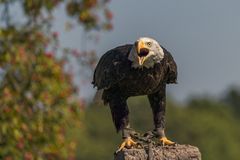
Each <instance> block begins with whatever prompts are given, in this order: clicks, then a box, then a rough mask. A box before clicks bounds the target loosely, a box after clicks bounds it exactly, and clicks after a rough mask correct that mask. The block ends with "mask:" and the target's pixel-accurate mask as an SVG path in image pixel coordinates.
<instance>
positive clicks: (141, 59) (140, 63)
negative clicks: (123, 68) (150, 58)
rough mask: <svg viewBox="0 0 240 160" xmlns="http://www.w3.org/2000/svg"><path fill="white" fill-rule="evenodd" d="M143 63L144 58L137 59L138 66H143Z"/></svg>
mask: <svg viewBox="0 0 240 160" xmlns="http://www.w3.org/2000/svg"><path fill="white" fill-rule="evenodd" d="M144 61H145V57H138V63H139V65H140V66H141V65H143V63H144Z"/></svg>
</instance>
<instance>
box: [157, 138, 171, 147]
mask: <svg viewBox="0 0 240 160" xmlns="http://www.w3.org/2000/svg"><path fill="white" fill-rule="evenodd" d="M160 142H161V143H162V144H163V146H164V145H173V144H175V142H172V141H170V140H168V139H167V137H162V138H160Z"/></svg>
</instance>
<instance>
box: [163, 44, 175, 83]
mask: <svg viewBox="0 0 240 160" xmlns="http://www.w3.org/2000/svg"><path fill="white" fill-rule="evenodd" d="M161 47H162V46H161ZM162 48H163V52H164V59H165V61H166V65H167V75H166V76H167V78H166V80H167V83H177V64H176V62H175V61H174V59H173V57H172V55H171V53H170V52H168V51H167V50H166V49H165V48H164V47H162Z"/></svg>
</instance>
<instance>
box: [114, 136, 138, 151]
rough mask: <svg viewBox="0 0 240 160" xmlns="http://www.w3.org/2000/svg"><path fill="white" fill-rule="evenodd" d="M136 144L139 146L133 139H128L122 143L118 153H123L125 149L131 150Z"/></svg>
mask: <svg viewBox="0 0 240 160" xmlns="http://www.w3.org/2000/svg"><path fill="white" fill-rule="evenodd" d="M136 144H137V143H136V142H134V141H133V140H132V138H131V137H128V138H126V139H125V140H124V141H123V142H122V144H121V145H120V147H119V149H118V150H117V152H119V151H121V150H122V149H123V148H124V147H126V148H130V147H132V146H133V145H136Z"/></svg>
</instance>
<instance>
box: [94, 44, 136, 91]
mask: <svg viewBox="0 0 240 160" xmlns="http://www.w3.org/2000/svg"><path fill="white" fill-rule="evenodd" d="M131 48H132V45H129V44H127V45H124V46H120V47H117V48H114V49H111V50H110V51H108V52H106V53H105V54H104V55H103V56H102V57H101V58H100V60H99V62H98V64H97V66H96V69H95V71H94V75H93V82H92V84H93V85H94V86H97V88H98V90H100V89H108V88H110V87H111V86H113V85H114V84H116V83H117V82H119V81H120V80H121V79H123V78H124V77H125V75H126V74H127V71H128V67H127V66H129V63H130V61H129V60H128V54H129V52H130V50H131Z"/></svg>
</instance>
